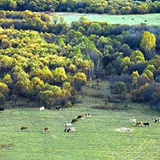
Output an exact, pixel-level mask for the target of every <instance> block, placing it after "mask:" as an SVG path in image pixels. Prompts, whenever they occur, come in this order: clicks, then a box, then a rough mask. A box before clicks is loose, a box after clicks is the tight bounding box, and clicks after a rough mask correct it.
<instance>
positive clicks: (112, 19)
mask: <svg viewBox="0 0 160 160" xmlns="http://www.w3.org/2000/svg"><path fill="white" fill-rule="evenodd" d="M49 15H50V17H51V19H52V18H53V17H54V16H55V15H59V16H61V17H63V18H64V21H65V22H66V23H67V24H71V23H72V22H73V21H79V19H80V18H81V17H82V16H83V17H86V18H87V19H88V20H90V21H96V22H108V23H110V24H128V25H140V24H146V25H148V26H151V25H160V14H158V13H156V14H141V15H140V14H139V15H137V14H136V15H134V14H129V15H108V14H84V13H82V14H80V13H65V12H57V13H51V14H49Z"/></svg>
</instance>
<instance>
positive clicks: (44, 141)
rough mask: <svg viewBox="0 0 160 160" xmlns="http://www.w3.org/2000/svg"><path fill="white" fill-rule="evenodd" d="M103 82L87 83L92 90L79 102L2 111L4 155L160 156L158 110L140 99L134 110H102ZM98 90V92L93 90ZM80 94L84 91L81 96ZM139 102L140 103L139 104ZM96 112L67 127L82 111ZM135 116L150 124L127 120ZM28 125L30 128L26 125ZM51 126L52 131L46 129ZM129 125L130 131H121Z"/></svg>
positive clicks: (14, 158) (24, 159)
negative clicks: (25, 128)
mask: <svg viewBox="0 0 160 160" xmlns="http://www.w3.org/2000/svg"><path fill="white" fill-rule="evenodd" d="M103 86H104V85H102V86H100V87H99V90H98V89H97V88H95V89H93V88H87V89H85V90H86V91H87V92H88V93H89V95H88V96H85V97H83V99H82V100H83V102H82V103H79V104H76V106H75V107H74V108H67V109H62V110H61V111H57V110H45V111H39V109H38V108H33V109H31V108H24V109H18V108H13V109H8V110H6V111H5V112H1V113H0V117H1V119H0V160H28V159H29V160H44V159H46V160H53V159H55V160H93V159H94V160H122V159H123V160H131V159H132V160H144V159H145V160H159V159H160V154H159V149H160V147H159V144H160V137H159V133H160V123H154V122H153V120H154V119H155V118H156V117H158V113H156V112H153V111H150V110H149V109H147V107H146V108H145V109H142V107H141V106H139V105H138V104H135V105H134V107H132V109H131V110H126V111H124V110H114V111H113V110H102V109H94V108H93V107H94V106H97V105H104V101H103V99H102V98H98V96H97V98H96V97H95V95H96V94H98V95H99V93H100V92H101V93H102V91H103V90H102V88H103ZM93 93H94V97H92V94H93ZM80 98H81V97H80ZM138 108H141V109H139V110H137V109H138ZM85 113H91V114H92V117H90V118H85V119H83V120H80V121H79V122H78V123H77V124H74V126H75V127H76V132H73V133H66V132H64V128H65V127H64V126H65V123H68V122H70V121H71V119H73V118H76V117H77V116H78V115H80V114H85ZM130 118H136V119H137V120H140V121H144V122H150V125H151V126H150V127H136V126H135V125H134V124H128V120H129V119H130ZM24 125H26V126H29V130H28V131H26V132H22V131H19V128H20V127H21V126H24ZM44 127H49V128H50V132H49V133H43V132H42V130H43V128H44ZM121 127H128V128H130V129H133V130H134V131H133V132H131V133H121V132H117V131H116V129H118V128H121Z"/></svg>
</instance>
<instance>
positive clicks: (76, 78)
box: [74, 72, 87, 83]
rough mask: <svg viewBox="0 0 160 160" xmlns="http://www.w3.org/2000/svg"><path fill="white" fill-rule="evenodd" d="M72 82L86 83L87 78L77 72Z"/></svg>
mask: <svg viewBox="0 0 160 160" xmlns="http://www.w3.org/2000/svg"><path fill="white" fill-rule="evenodd" d="M74 80H75V81H81V82H84V83H86V82H87V76H86V75H85V74H84V73H83V72H78V73H77V74H75V76H74Z"/></svg>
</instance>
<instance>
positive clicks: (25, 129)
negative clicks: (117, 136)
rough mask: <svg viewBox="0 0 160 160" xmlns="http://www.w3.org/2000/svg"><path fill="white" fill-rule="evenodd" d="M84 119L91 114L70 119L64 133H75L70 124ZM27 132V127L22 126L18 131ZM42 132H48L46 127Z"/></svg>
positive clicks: (42, 109) (41, 108)
mask: <svg viewBox="0 0 160 160" xmlns="http://www.w3.org/2000/svg"><path fill="white" fill-rule="evenodd" d="M55 109H57V110H61V108H60V107H58V108H55ZM39 110H40V111H44V110H45V107H40V108H39ZM84 117H91V114H89V113H87V114H84V115H79V116H77V118H75V119H72V120H71V122H69V123H66V124H65V129H64V132H75V131H76V128H75V127H72V124H73V123H76V122H78V121H79V120H81V119H84ZM27 130H28V126H22V127H21V128H20V131H27ZM43 132H44V133H46V132H49V128H48V127H45V128H44V129H43Z"/></svg>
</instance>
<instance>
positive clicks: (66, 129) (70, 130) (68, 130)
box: [64, 127, 76, 132]
mask: <svg viewBox="0 0 160 160" xmlns="http://www.w3.org/2000/svg"><path fill="white" fill-rule="evenodd" d="M75 131H76V129H75V127H70V128H65V130H64V132H75Z"/></svg>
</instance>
